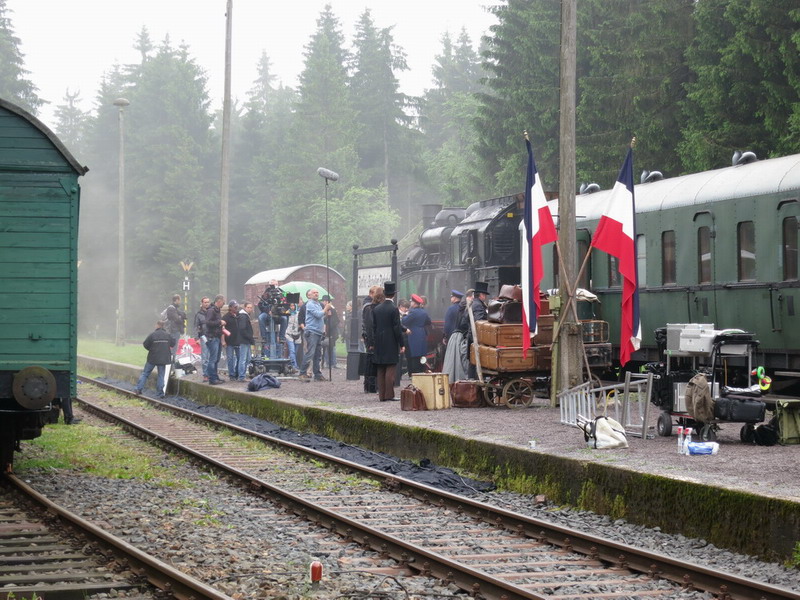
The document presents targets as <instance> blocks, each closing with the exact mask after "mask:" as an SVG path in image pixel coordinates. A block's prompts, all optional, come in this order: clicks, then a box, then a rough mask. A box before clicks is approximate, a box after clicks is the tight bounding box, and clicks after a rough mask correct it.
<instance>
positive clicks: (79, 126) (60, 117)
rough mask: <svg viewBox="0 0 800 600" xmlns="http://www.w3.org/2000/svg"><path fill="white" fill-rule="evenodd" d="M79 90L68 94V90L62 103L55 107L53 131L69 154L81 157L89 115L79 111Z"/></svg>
mask: <svg viewBox="0 0 800 600" xmlns="http://www.w3.org/2000/svg"><path fill="white" fill-rule="evenodd" d="M80 97H81V93H80V90H79V91H76V92H75V93H72V94H70V92H69V89H67V91H66V92H65V93H64V103H63V104H59V105H58V106H56V112H55V117H56V124H55V131H56V133H57V134H58V136H59V138H60V139H61V141H62V142H64V144H65V145H66V146H67V148H68V149H69V150H70V152H71V153H72V154H73V155H75V156H81V155H82V154H83V151H84V136H85V132H86V126H87V123H88V120H89V113H87V112H86V111H83V110H81V108H80V106H78V105H79V103H80Z"/></svg>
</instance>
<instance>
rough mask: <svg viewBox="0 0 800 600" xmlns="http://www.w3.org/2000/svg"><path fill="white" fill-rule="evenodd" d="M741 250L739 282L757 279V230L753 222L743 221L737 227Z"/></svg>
mask: <svg viewBox="0 0 800 600" xmlns="http://www.w3.org/2000/svg"><path fill="white" fill-rule="evenodd" d="M736 231H737V234H736V238H737V244H736V245H737V248H738V250H739V268H738V271H739V281H754V280H755V278H756V228H755V225H753V222H752V221H742V222H741V223H739V224H738V225H737V226H736Z"/></svg>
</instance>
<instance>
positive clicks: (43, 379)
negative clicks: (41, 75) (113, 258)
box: [0, 99, 87, 472]
mask: <svg viewBox="0 0 800 600" xmlns="http://www.w3.org/2000/svg"><path fill="white" fill-rule="evenodd" d="M86 171H87V169H86V168H85V167H83V166H81V165H80V164H79V163H78V162H77V161H76V160H75V158H73V156H72V155H71V154H70V153H69V152H68V151H67V149H66V148H65V147H64V145H63V144H62V143H61V141H60V140H59V139H58V138H57V137H56V136H55V135H54V134H53V132H52V131H50V130H49V129H48V128H47V127H46V126H45V125H44V124H43V123H41V122H40V121H39V120H38V119H37V118H36V117H34V116H33V115H31V114H29V113H28V112H26V111H25V110H23V109H22V108H20V107H18V106H16V105H14V104H12V103H10V102H7V101H5V100H2V99H0V231H2V232H3V235H2V236H0V282H1V283H0V469H2V470H3V471H4V472H5V471H8V470H10V469H11V466H12V464H13V458H14V451H15V450H18V449H19V445H20V442H21V441H22V440H27V439H33V438H35V437H38V436H39V435H41V432H42V428H43V427H44V426H45V425H46V424H47V422H48V421H51V420H52V419H53V418H54V417H55V418H57V417H58V410H59V405H60V403H61V402H65V401H68V400H70V399H71V398H72V397H74V396H75V390H76V381H75V372H76V363H77V303H78V209H79V203H80V186H79V185H78V177H79V176H81V175H83V174H85V173H86Z"/></svg>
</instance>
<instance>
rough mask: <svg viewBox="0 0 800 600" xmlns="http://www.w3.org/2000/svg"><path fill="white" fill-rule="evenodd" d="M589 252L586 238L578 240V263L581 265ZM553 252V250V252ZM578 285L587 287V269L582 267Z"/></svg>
mask: <svg viewBox="0 0 800 600" xmlns="http://www.w3.org/2000/svg"><path fill="white" fill-rule="evenodd" d="M588 252H589V242H588V241H586V240H578V264H579V265H582V264H583V261H584V259H585V258H586V254H587V253H588ZM553 254H555V252H554V253H553ZM578 287H580V288H583V289H585V290H588V289H589V287H590V286H589V269H584V270H583V274H582V275H581V280H580V281H579V282H578Z"/></svg>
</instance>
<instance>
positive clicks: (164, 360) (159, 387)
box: [135, 321, 177, 398]
mask: <svg viewBox="0 0 800 600" xmlns="http://www.w3.org/2000/svg"><path fill="white" fill-rule="evenodd" d="M165 324H166V322H165V321H158V322H157V323H156V330H155V331H154V332H153V333H151V334H150V335H148V336H147V337H146V338H145V340H144V342H142V346H144V347H145V348H147V362H145V363H144V369H142V374H141V376H140V377H139V382H138V383H137V384H136V390H135V391H136V393H137V394H141V393H142V390H143V389H144V386H145V383H147V378H148V377H150V373H152V372H153V369H154V368H157V369H158V381H157V382H156V397H158V398H163V397H164V372H165V371H166V366H167V365H168V364H170V363H171V362H172V351H171V347H172V346H174V345H175V344H176V343H177V341H176V339H175V337H174V336H172V335H170V334H169V333H167V331H166V330H165V329H164V325H165Z"/></svg>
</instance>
